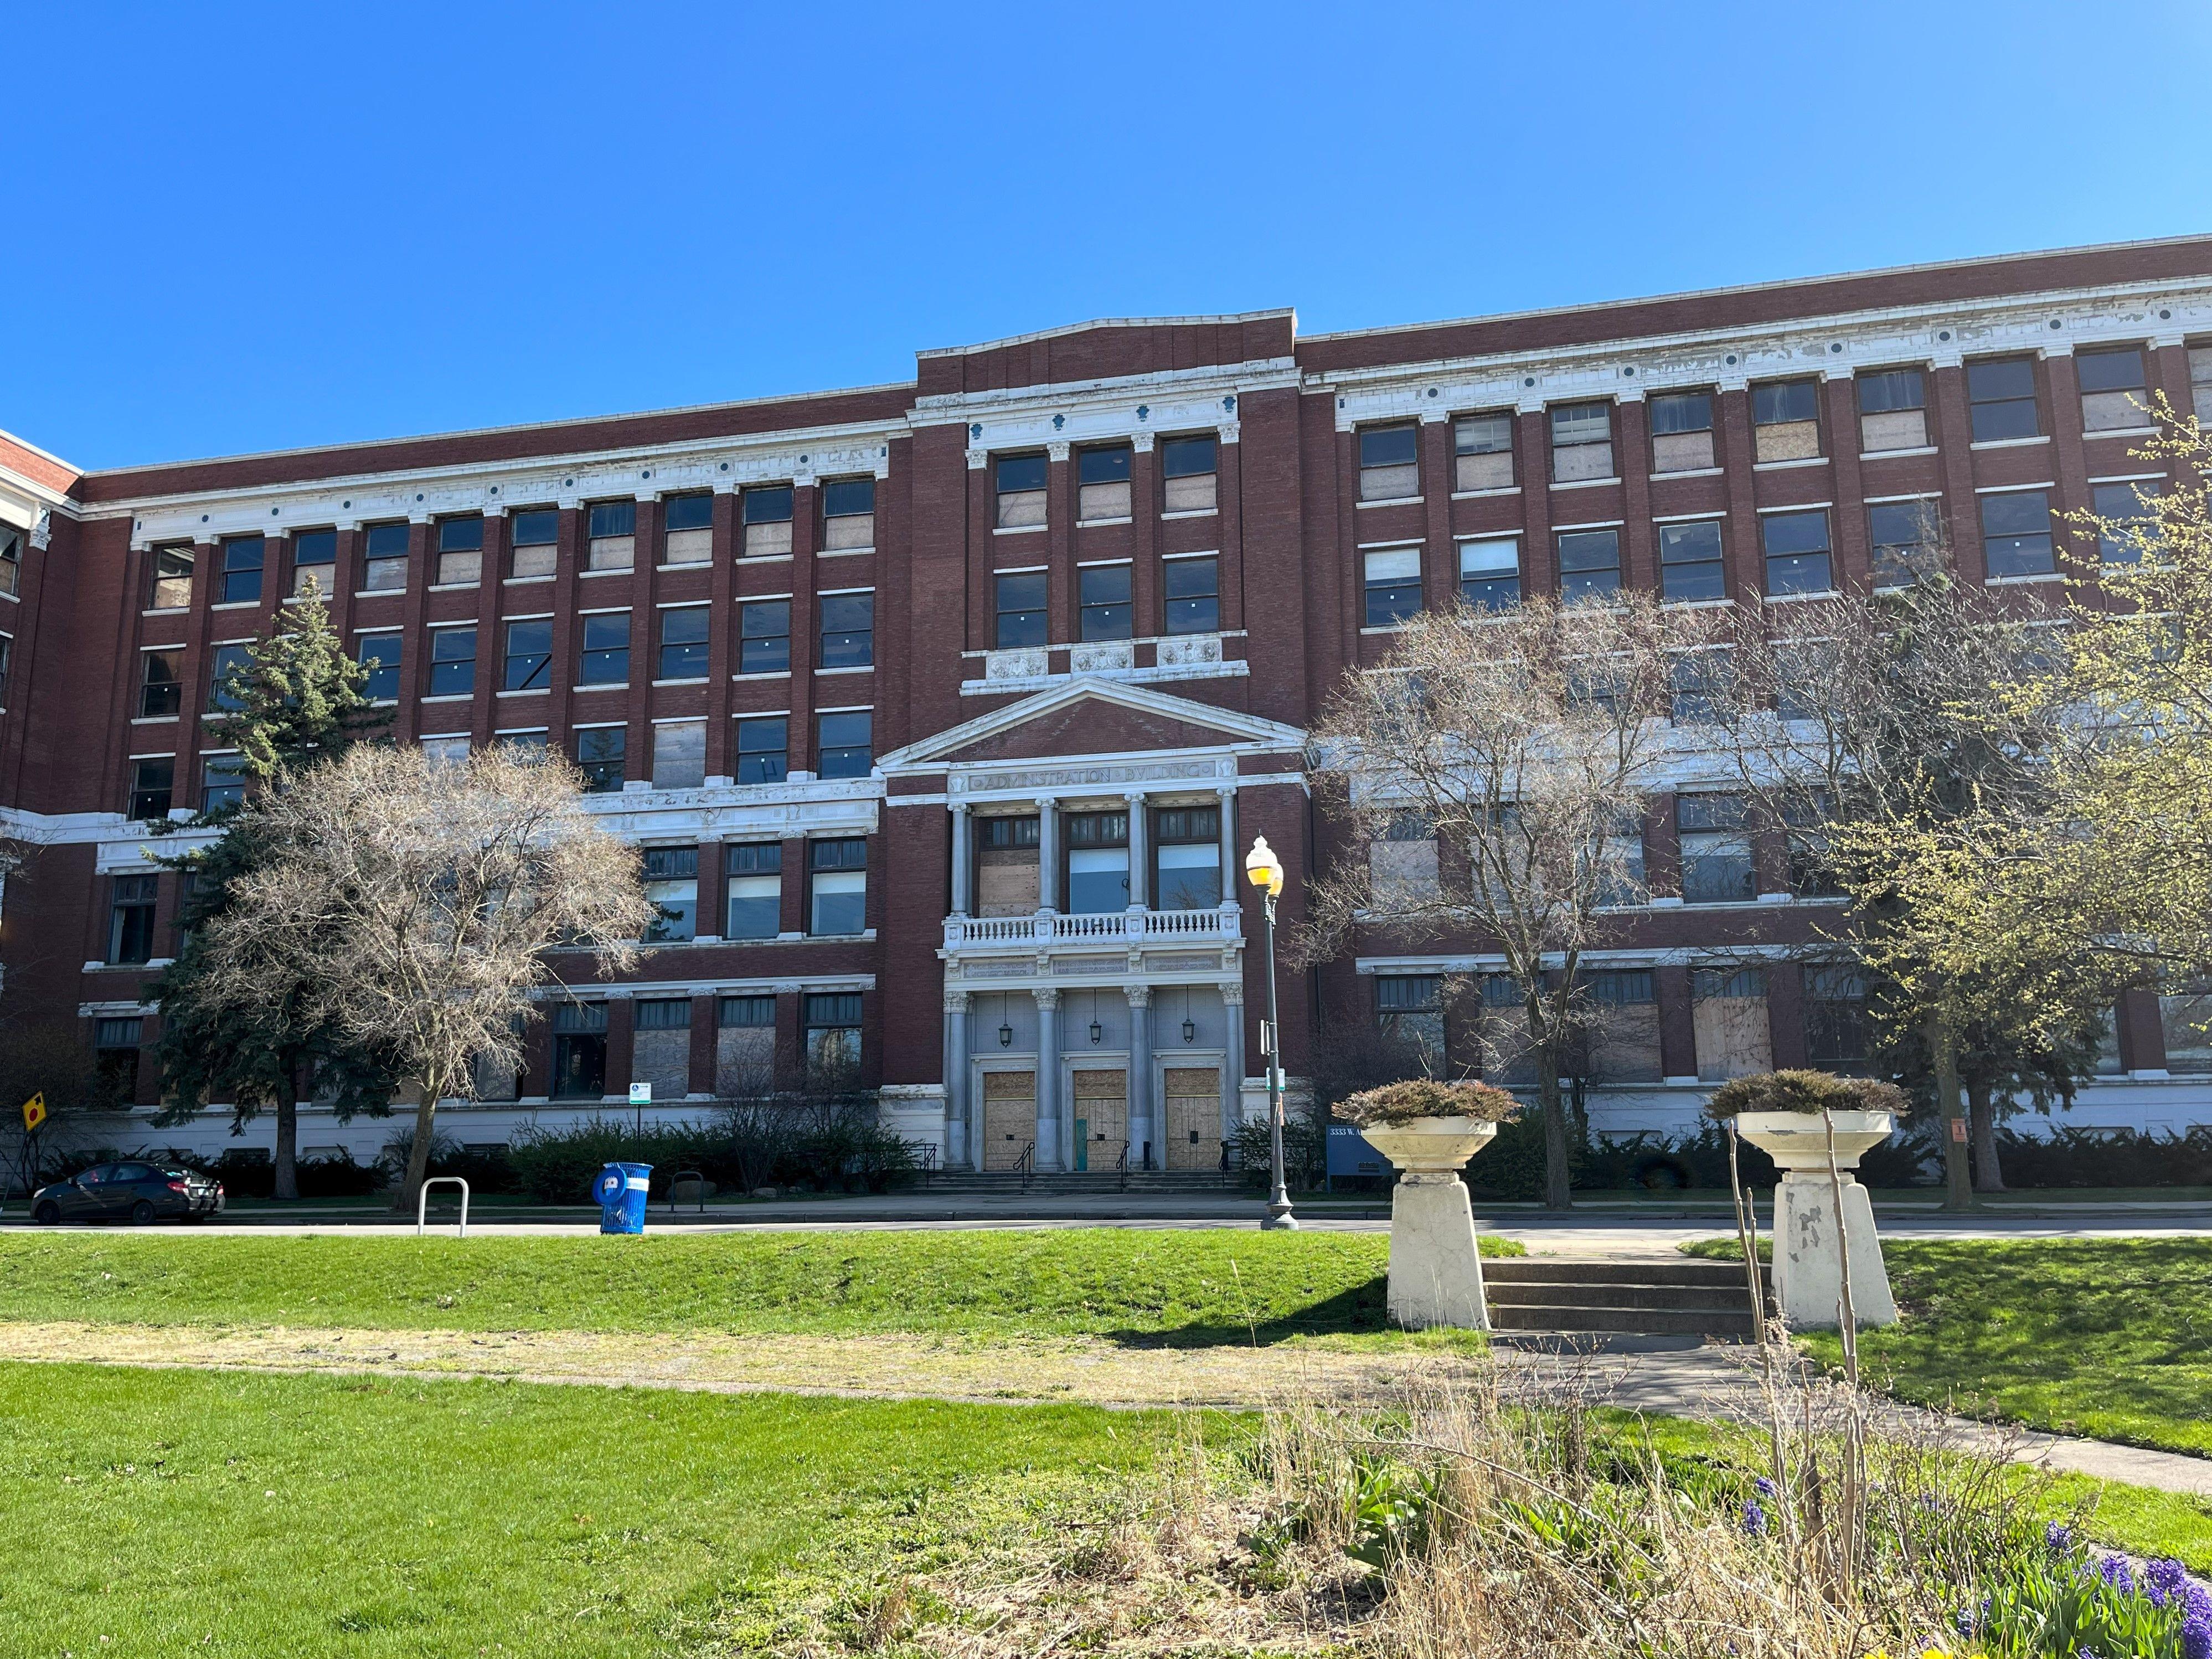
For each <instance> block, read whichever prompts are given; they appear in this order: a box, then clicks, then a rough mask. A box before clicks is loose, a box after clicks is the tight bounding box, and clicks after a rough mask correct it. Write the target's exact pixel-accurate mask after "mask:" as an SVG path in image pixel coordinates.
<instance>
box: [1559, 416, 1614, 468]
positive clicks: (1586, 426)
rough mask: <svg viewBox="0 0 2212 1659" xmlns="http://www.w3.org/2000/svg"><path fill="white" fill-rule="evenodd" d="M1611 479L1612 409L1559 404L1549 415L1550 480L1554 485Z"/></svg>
mask: <svg viewBox="0 0 2212 1659" xmlns="http://www.w3.org/2000/svg"><path fill="white" fill-rule="evenodd" d="M1552 477H1553V481H1554V482H1555V483H1577V482H1578V481H1580V480H1582V479H1584V478H1609V477H1613V405H1612V404H1560V405H1559V407H1558V408H1556V409H1554V410H1553V411H1552Z"/></svg>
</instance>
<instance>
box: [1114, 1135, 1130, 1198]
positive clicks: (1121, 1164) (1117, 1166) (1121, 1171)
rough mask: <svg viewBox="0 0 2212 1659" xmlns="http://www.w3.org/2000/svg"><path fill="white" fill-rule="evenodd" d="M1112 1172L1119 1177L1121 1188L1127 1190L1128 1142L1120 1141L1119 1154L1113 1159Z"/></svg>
mask: <svg viewBox="0 0 2212 1659" xmlns="http://www.w3.org/2000/svg"><path fill="white" fill-rule="evenodd" d="M1114 1172H1115V1174H1116V1175H1118V1176H1120V1177H1121V1190H1122V1191H1123V1192H1125V1193H1126V1192H1127V1191H1128V1190H1129V1143H1128V1142H1127V1141H1126V1140H1125V1141H1123V1142H1122V1143H1121V1157H1119V1158H1115V1160H1114Z"/></svg>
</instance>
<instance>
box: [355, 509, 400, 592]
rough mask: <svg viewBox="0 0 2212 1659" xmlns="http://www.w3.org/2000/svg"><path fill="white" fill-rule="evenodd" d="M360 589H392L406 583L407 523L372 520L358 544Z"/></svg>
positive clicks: (383, 590)
mask: <svg viewBox="0 0 2212 1659" xmlns="http://www.w3.org/2000/svg"><path fill="white" fill-rule="evenodd" d="M361 570H362V577H361V585H362V589H363V591H365V592H371V593H386V592H398V591H399V590H400V589H402V588H404V587H405V586H407V526H405V525H404V524H373V525H371V526H369V527H368V538H367V539H366V540H365V541H364V542H363V544H362V566H361Z"/></svg>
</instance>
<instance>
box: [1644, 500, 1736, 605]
mask: <svg viewBox="0 0 2212 1659" xmlns="http://www.w3.org/2000/svg"><path fill="white" fill-rule="evenodd" d="M1659 596H1660V598H1662V599H1676V600H1680V599H1726V598H1727V597H1728V585H1727V583H1726V582H1725V581H1724V580H1723V578H1722V574H1721V521H1720V520H1718V519H1699V520H1697V521H1696V522H1695V523H1693V524H1662V525H1661V526H1659Z"/></svg>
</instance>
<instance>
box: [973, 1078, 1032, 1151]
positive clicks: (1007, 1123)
mask: <svg viewBox="0 0 2212 1659" xmlns="http://www.w3.org/2000/svg"><path fill="white" fill-rule="evenodd" d="M1033 1139H1036V1073H1035V1072H986V1073H983V1167H984V1168H985V1169H987V1170H1011V1169H1012V1168H1013V1167H1014V1166H1015V1165H1016V1164H1018V1163H1020V1162H1021V1157H1022V1148H1023V1147H1024V1146H1028V1145H1029V1144H1030V1141H1031V1140H1033Z"/></svg>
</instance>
